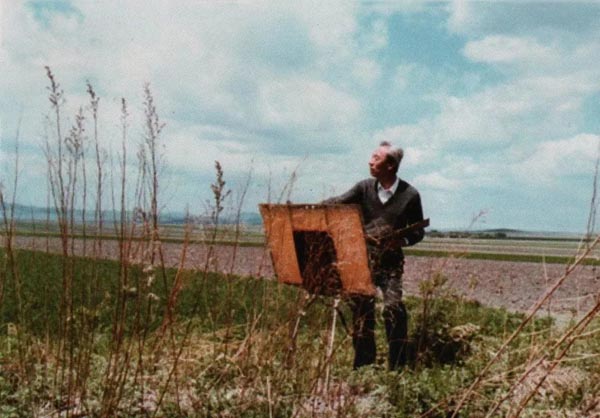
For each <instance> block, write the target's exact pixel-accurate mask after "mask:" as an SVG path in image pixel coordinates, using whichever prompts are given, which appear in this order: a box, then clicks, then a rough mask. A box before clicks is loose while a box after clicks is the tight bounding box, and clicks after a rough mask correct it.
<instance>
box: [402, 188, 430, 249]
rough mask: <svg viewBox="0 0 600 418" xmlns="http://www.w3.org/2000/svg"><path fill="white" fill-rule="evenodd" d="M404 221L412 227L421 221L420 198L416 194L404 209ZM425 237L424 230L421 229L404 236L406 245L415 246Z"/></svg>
mask: <svg viewBox="0 0 600 418" xmlns="http://www.w3.org/2000/svg"><path fill="white" fill-rule="evenodd" d="M406 220H407V224H408V225H412V224H414V223H416V222H420V221H422V220H423V208H422V206H421V196H420V195H419V194H418V193H416V194H415V196H414V197H413V198H412V199H411V200H410V202H409V203H408V205H407V207H406ZM424 236H425V230H424V229H423V228H420V229H417V230H416V231H412V232H411V233H409V234H408V235H407V236H406V239H407V241H408V242H407V244H408V245H415V244H416V243H418V242H420V241H421V240H422V239H423V237H424Z"/></svg>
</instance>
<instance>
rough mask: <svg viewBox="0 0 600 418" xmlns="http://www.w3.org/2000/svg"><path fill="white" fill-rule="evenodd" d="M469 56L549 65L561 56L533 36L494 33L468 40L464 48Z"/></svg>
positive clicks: (496, 61)
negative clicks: (476, 39)
mask: <svg viewBox="0 0 600 418" xmlns="http://www.w3.org/2000/svg"><path fill="white" fill-rule="evenodd" d="M464 54H465V56H466V57H467V58H469V59H471V60H473V61H477V62H486V63H499V64H512V63H534V64H536V65H548V64H549V63H551V62H552V61H554V60H556V59H558V58H560V57H559V55H558V54H557V53H556V51H555V50H554V49H553V48H551V47H548V46H546V45H543V44H541V43H539V42H538V41H537V40H535V39H532V38H520V37H514V36H502V35H492V36H487V37H485V38H483V39H481V40H478V41H471V42H468V43H467V44H466V46H465V48H464Z"/></svg>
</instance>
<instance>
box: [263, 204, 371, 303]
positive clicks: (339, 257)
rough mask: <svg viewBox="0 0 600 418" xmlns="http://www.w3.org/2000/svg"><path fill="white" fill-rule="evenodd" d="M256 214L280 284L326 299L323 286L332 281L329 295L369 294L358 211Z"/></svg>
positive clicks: (281, 208) (267, 209) (301, 209)
mask: <svg viewBox="0 0 600 418" xmlns="http://www.w3.org/2000/svg"><path fill="white" fill-rule="evenodd" d="M259 208H260V213H261V215H262V217H263V222H264V227H265V233H266V236H267V244H268V246H269V249H270V251H271V257H272V261H273V266H274V269H275V273H276V275H277V279H278V280H279V281H280V282H282V283H288V284H293V285H298V286H303V287H305V288H307V290H309V291H311V292H313V293H322V294H331V293H332V292H331V289H329V288H328V286H327V284H326V283H324V282H325V281H329V280H331V279H334V278H335V279H337V280H338V282H339V285H338V286H337V288H336V289H334V292H343V293H349V294H364V295H374V294H375V287H374V285H373V282H372V280H371V272H370V269H369V262H368V257H367V246H366V243H365V238H364V233H363V225H362V219H361V214H360V209H359V207H358V206H356V205H274V204H262V205H259ZM315 240H316V241H318V244H319V245H315V244H314V243H315V242H316V241H315ZM331 243H332V244H331ZM319 248H321V249H323V248H324V250H323V251H319V250H318V249H319ZM316 270H318V271H319V273H318V274H317V273H315V271H316ZM333 276H335V277H333ZM315 280H316V281H317V283H315Z"/></svg>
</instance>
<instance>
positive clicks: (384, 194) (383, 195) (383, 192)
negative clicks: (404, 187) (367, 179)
mask: <svg viewBox="0 0 600 418" xmlns="http://www.w3.org/2000/svg"><path fill="white" fill-rule="evenodd" d="M399 184H400V178H399V177H396V181H394V184H392V187H390V188H389V189H384V188H383V186H382V185H381V183H380V182H377V196H378V197H379V200H380V201H381V203H385V202H387V201H388V200H390V198H391V197H392V196H393V195H394V193H396V190H397V189H398V185H399Z"/></svg>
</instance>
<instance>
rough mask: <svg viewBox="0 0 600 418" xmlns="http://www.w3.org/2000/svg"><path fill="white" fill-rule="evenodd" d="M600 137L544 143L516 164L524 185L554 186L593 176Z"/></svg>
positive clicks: (516, 170) (589, 136)
mask: <svg viewBox="0 0 600 418" xmlns="http://www.w3.org/2000/svg"><path fill="white" fill-rule="evenodd" d="M599 146H600V135H593V134H578V135H575V136H573V137H571V138H566V139H559V140H554V141H545V142H542V143H539V144H537V145H536V147H535V148H534V149H533V152H532V153H531V154H530V155H529V156H528V157H526V158H524V159H523V160H522V161H520V162H518V163H516V164H514V166H513V172H514V173H515V175H516V176H518V177H519V178H520V180H521V181H524V182H527V183H532V182H533V183H537V184H544V185H552V184H554V183H555V182H556V180H557V179H561V178H564V177H568V176H574V175H582V174H588V173H592V172H593V167H594V163H595V161H596V159H597V158H598V157H599V151H600V148H599Z"/></svg>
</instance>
